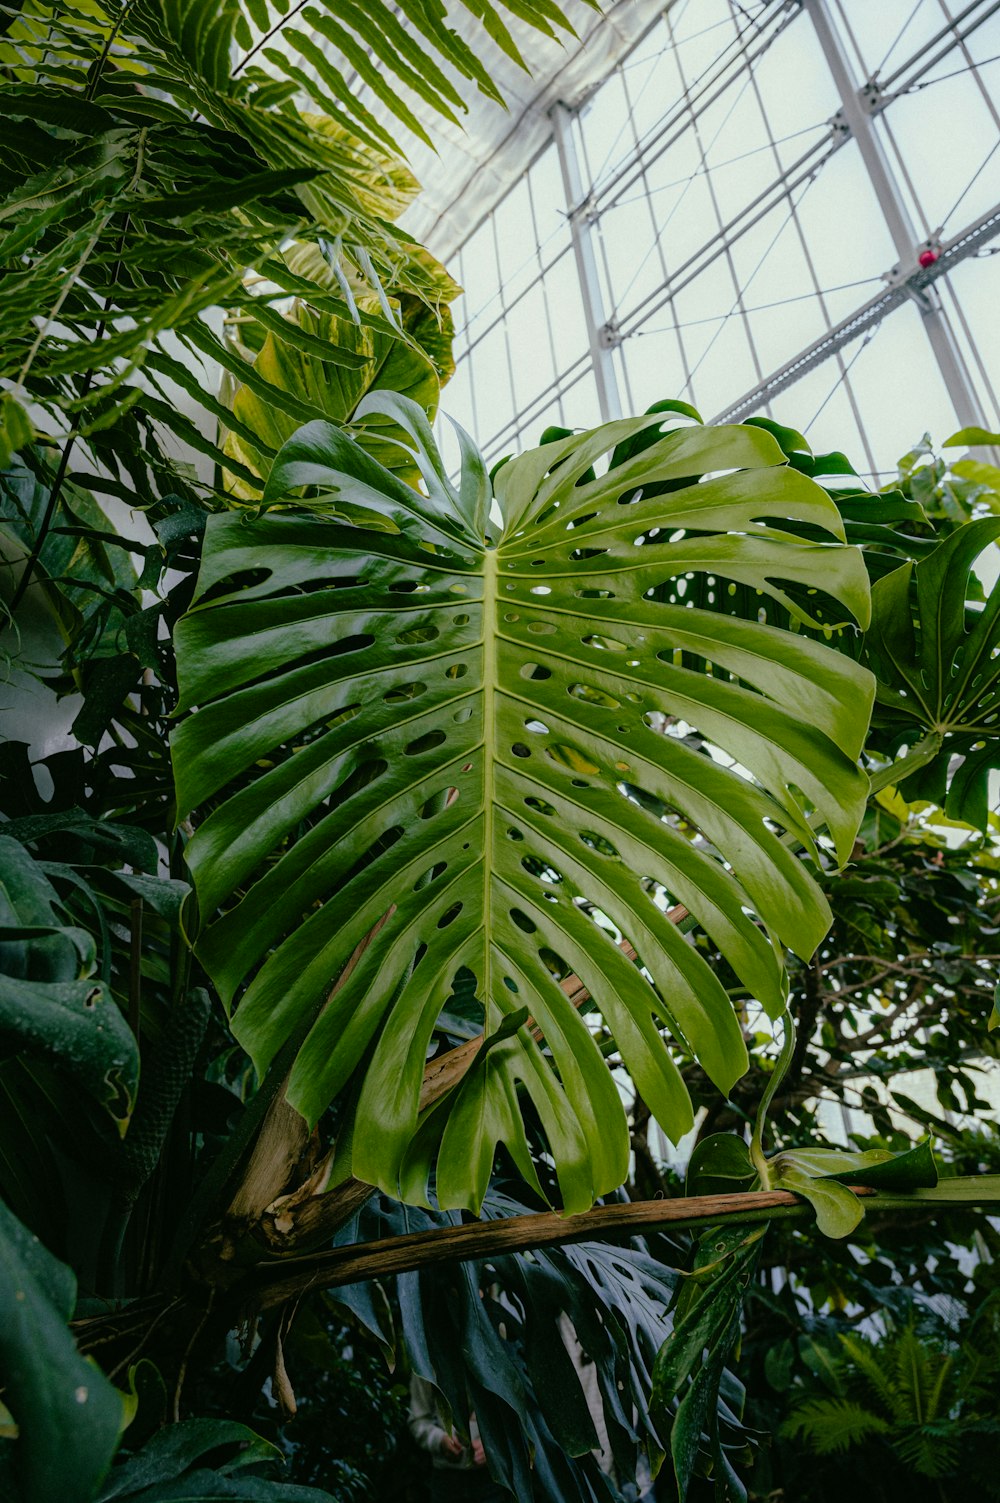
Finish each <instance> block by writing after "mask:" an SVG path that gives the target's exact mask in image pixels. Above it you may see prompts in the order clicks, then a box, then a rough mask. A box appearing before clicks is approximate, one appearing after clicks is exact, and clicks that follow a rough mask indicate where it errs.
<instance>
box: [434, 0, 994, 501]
mask: <svg viewBox="0 0 1000 1503" xmlns="http://www.w3.org/2000/svg"><path fill="white" fill-rule="evenodd" d="M568 14H569V15H570V16H571V18H572V20H573V22H574V24H575V26H576V30H577V33H578V41H577V42H572V41H571V42H570V43H569V44H567V45H565V46H564V45H560V44H557V43H555V42H553V43H551V44H549V43H546V42H545V41H544V40H543V41H542V42H541V43H540V42H539V40H538V39H537V38H533V39H531V40H530V41H529V42H526V44H525V50H526V55H527V56H528V57H529V59H530V61H531V64H532V75H531V77H530V78H528V77H526V76H525V75H524V74H523V73H522V72H520V70H518V69H517V68H516V67H515V66H514V65H513V64H510V65H509V71H508V73H507V76H506V77H505V78H504V79H503V87H504V90H505V92H506V94H507V97H508V100H509V102H510V108H509V110H508V111H506V112H505V111H503V110H501V109H500V108H499V107H497V106H496V105H494V104H492V103H490V102H488V101H482V102H481V103H480V104H479V105H474V106H473V109H472V112H471V116H470V117H469V118H468V119H467V121H466V122H465V128H464V129H459V128H453V127H445V129H444V130H442V129H441V128H440V125H432V124H431V123H430V121H425V124H426V125H427V127H428V130H429V132H430V133H431V134H432V137H433V140H434V145H435V148H436V152H435V151H431V150H429V149H428V148H427V147H425V146H423V145H421V144H420V143H416V142H414V143H413V150H412V151H411V152H410V159H411V161H412V162H413V165H414V168H415V170H416V172H417V174H418V176H419V177H420V178H421V180H422V182H423V183H424V185H425V189H424V192H423V194H422V196H421V198H420V200H419V201H418V203H417V205H416V206H415V207H414V209H413V210H412V211H411V213H410V216H409V219H408V220H407V221H405V223H406V224H407V225H408V227H409V228H411V229H412V230H413V232H414V233H415V234H416V235H417V236H418V238H423V239H424V240H425V241H426V243H428V244H429V246H430V248H431V249H432V250H433V251H435V253H436V254H438V255H440V256H441V257H442V258H443V259H445V260H446V261H447V263H448V264H449V266H450V268H451V270H452V271H453V273H454V275H455V276H456V277H457V279H458V280H459V282H460V283H461V284H462V286H463V287H464V289H465V295H464V297H463V298H462V299H461V300H460V301H459V303H458V304H457V305H456V313H457V318H458V335H459V337H458V343H457V347H456V352H457V355H458V369H457V373H456V375H455V377H454V379H453V380H452V382H451V384H450V386H449V387H448V388H447V390H446V392H445V398H444V408H445V411H446V412H448V413H449V414H450V415H451V416H452V417H454V418H455V419H456V420H457V421H458V422H459V423H460V424H461V425H462V426H463V427H466V428H468V429H469V430H470V431H471V432H472V433H473V434H475V435H476V437H477V439H478V441H479V442H480V443H481V444H482V445H483V447H484V450H485V452H486V454H487V457H488V458H490V459H492V460H496V459H497V458H499V457H501V456H502V455H504V454H506V453H510V452H513V451H515V450H516V449H518V448H519V447H522V446H524V445H525V444H530V443H533V442H536V441H537V439H538V437H539V435H540V433H541V432H542V431H543V429H544V428H545V427H546V426H547V425H548V424H552V423H558V424H563V425H566V426H570V427H579V426H585V425H588V424H591V423H596V422H598V421H600V420H602V419H608V418H611V417H614V416H617V415H618V414H620V413H623V412H624V413H627V412H635V411H642V410H644V409H645V408H646V407H648V406H649V405H650V404H651V403H652V402H654V401H657V400H660V399H663V398H675V399H676V398H680V399H682V400H685V401H688V402H691V403H692V404H693V405H694V406H696V407H697V408H698V409H699V411H700V412H701V413H702V415H703V416H704V417H705V418H706V419H713V418H724V419H729V420H739V419H741V418H744V417H747V416H750V415H751V414H755V413H756V414H761V415H767V416H770V417H773V418H775V419H777V420H779V421H783V422H786V423H788V424H789V425H792V426H794V427H796V428H798V429H800V430H802V431H804V432H805V433H806V435H807V436H808V438H809V440H810V442H811V444H812V445H813V447H814V449H816V450H824V449H833V448H835V449H841V450H844V451H846V452H847V453H848V454H849V456H850V457H851V459H852V461H853V463H854V464H855V466H856V468H857V470H858V471H859V472H862V473H866V474H867V475H869V476H870V477H871V478H872V479H873V480H875V481H876V482H877V481H878V480H879V478H880V476H884V475H886V474H887V473H891V472H893V471H894V467H895V461H896V459H897V458H898V456H899V455H901V454H902V453H904V452H905V451H906V450H907V449H908V448H909V447H910V446H911V445H912V443H913V442H914V441H915V440H919V438H920V436H921V435H920V434H918V433H914V432H913V431H912V423H913V418H912V416H911V414H912V413H913V412H915V411H916V412H919V413H920V414H921V420H922V421H925V422H926V423H927V424H928V426H929V427H931V428H932V430H933V436H934V437H935V438H936V439H937V440H938V441H940V440H942V439H944V438H946V437H947V436H948V435H949V434H950V433H951V432H952V431H953V430H954V429H956V428H958V427H965V426H969V425H972V424H980V425H983V426H986V427H988V428H994V429H995V428H996V426H997V424H998V421H1000V409H998V405H997V390H998V388H1000V350H998V347H997V341H996V338H995V329H996V308H997V292H998V286H997V278H998V271H1000V266H998V263H996V262H995V261H994V260H993V259H992V258H993V256H994V255H995V253H996V251H997V250H998V249H1000V245H998V244H997V238H998V235H1000V3H997V0H972V3H968V4H960V3H958V0H879V3H878V4H873V3H872V0H674V3H672V4H670V5H668V6H667V7H666V8H664V7H663V6H662V5H647V4H645V3H644V0H619V3H618V4H617V5H611V6H609V7H607V8H606V11H605V13H604V14H603V15H601V14H598V13H596V12H595V11H593V10H591V9H589V8H588V7H586V6H585V5H583V4H582V3H579V4H576V5H574V6H573V7H572V8H571V9H570V10H569V11H568ZM469 24H472V25H474V24H476V23H469ZM862 414H863V416H862ZM443 438H444V441H445V442H447V439H446V437H445V436H443Z"/></svg>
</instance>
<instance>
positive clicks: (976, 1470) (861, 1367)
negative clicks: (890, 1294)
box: [784, 1301, 1000, 1500]
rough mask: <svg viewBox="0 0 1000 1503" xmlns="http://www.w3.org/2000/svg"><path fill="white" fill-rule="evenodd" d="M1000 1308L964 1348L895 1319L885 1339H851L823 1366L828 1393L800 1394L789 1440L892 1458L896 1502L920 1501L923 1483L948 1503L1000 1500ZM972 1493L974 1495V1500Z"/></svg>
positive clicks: (986, 1312)
mask: <svg viewBox="0 0 1000 1503" xmlns="http://www.w3.org/2000/svg"><path fill="white" fill-rule="evenodd" d="M995 1314H996V1302H995V1301H993V1302H992V1303H991V1304H988V1305H986V1306H984V1308H983V1310H982V1311H981V1312H980V1314H979V1316H978V1318H977V1320H976V1321H975V1322H973V1323H972V1325H971V1327H970V1329H969V1332H968V1335H967V1336H966V1338H965V1340H964V1341H963V1342H962V1343H961V1344H956V1343H954V1342H950V1343H948V1342H945V1341H942V1339H941V1337H940V1336H937V1337H936V1338H935V1336H934V1335H933V1334H930V1333H928V1332H926V1331H925V1332H921V1331H919V1330H918V1329H917V1327H916V1325H915V1324H914V1323H913V1322H912V1321H911V1322H910V1323H908V1324H905V1325H902V1326H900V1327H895V1326H893V1324H892V1323H891V1322H890V1323H889V1324H888V1327H887V1330H886V1333H885V1335H884V1336H883V1337H882V1338H881V1339H872V1338H870V1337H864V1336H856V1335H843V1336H841V1337H840V1339H839V1343H838V1346H837V1347H835V1348H834V1349H833V1350H832V1351H831V1353H830V1360H829V1362H828V1364H827V1366H826V1367H825V1369H824V1377H825V1381H826V1386H827V1390H828V1391H827V1393H826V1394H825V1395H824V1396H822V1397H804V1396H796V1397H797V1402H796V1403H795V1407H794V1408H793V1409H792V1412H791V1414H790V1416H789V1418H788V1420H787V1421H786V1423H785V1427H784V1433H785V1434H786V1435H787V1437H788V1438H789V1439H792V1440H795V1441H798V1442H799V1443H800V1444H801V1445H803V1446H805V1448H806V1449H807V1450H809V1451H810V1452H812V1453H813V1454H814V1455H816V1456H824V1457H829V1456H833V1455H837V1454H842V1453H848V1454H849V1455H851V1457H852V1460H853V1465H854V1466H855V1467H857V1466H858V1465H862V1464H864V1463H863V1458H864V1456H865V1454H866V1453H867V1455H868V1457H869V1458H870V1459H871V1460H875V1458H876V1457H877V1456H878V1454H879V1452H880V1451H883V1452H884V1451H885V1450H888V1451H889V1452H890V1453H891V1455H892V1464H891V1465H890V1467H886V1468H882V1467H879V1472H882V1471H885V1472H887V1473H888V1474H889V1475H890V1476H892V1475H893V1474H895V1475H894V1480H893V1482H892V1484H890V1486H891V1488H892V1492H891V1493H890V1495H891V1496H897V1495H898V1496H903V1489H906V1490H907V1493H906V1495H907V1496H910V1497H912V1496H915V1494H914V1492H913V1491H912V1489H913V1487H914V1484H916V1486H917V1489H918V1492H917V1494H916V1496H919V1495H920V1493H919V1488H920V1483H921V1481H922V1480H923V1479H927V1480H928V1481H932V1482H933V1483H934V1484H936V1485H935V1486H934V1487H933V1488H932V1489H929V1490H928V1492H927V1496H928V1497H934V1498H939V1499H942V1500H944V1499H948V1498H956V1499H957V1498H958V1497H968V1496H970V1495H971V1496H978V1497H982V1498H995V1497H997V1496H998V1495H1000V1483H998V1479H997V1476H996V1467H995V1464H994V1458H995V1455H996V1441H997V1436H998V1435H1000V1408H998V1406H997V1402H996V1367H997V1357H996V1347H995V1339H996V1318H995ZM970 1490H971V1493H970Z"/></svg>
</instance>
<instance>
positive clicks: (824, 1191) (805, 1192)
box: [772, 1154, 865, 1237]
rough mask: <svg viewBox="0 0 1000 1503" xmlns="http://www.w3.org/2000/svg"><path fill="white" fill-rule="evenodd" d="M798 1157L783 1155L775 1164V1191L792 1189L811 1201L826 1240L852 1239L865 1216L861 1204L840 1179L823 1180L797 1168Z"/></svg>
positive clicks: (796, 1193) (773, 1183)
mask: <svg viewBox="0 0 1000 1503" xmlns="http://www.w3.org/2000/svg"><path fill="white" fill-rule="evenodd" d="M794 1158H795V1156H794V1154H782V1155H780V1159H781V1160H782V1162H781V1163H780V1164H779V1163H778V1161H777V1160H776V1161H775V1165H776V1167H775V1171H774V1176H773V1179H772V1186H773V1188H774V1189H776V1190H791V1191H792V1193H793V1194H795V1195H801V1196H802V1198H803V1200H808V1202H809V1204H810V1205H811V1206H812V1208H813V1210H814V1211H815V1212H816V1225H817V1226H818V1227H819V1229H820V1231H821V1232H822V1233H823V1235H824V1236H825V1237H847V1236H849V1235H850V1233H851V1232H853V1231H854V1229H855V1227H856V1226H857V1225H858V1224H859V1222H860V1221H861V1219H862V1217H863V1216H864V1214H865V1208H864V1206H863V1205H862V1203H861V1201H860V1200H859V1199H858V1197H857V1196H856V1195H852V1193H851V1191H850V1190H849V1189H848V1188H847V1186H846V1185H842V1184H839V1183H838V1182H837V1180H834V1179H820V1178H818V1177H816V1176H815V1175H812V1174H809V1173H808V1172H807V1171H806V1170H805V1169H800V1168H798V1167H796V1165H795V1162H794Z"/></svg>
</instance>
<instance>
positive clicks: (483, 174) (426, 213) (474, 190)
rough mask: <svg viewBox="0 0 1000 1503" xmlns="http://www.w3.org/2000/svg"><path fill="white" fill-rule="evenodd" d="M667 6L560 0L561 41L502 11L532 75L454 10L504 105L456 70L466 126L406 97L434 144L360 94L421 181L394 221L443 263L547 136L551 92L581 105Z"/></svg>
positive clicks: (662, 2) (660, 1) (629, 0)
mask: <svg viewBox="0 0 1000 1503" xmlns="http://www.w3.org/2000/svg"><path fill="white" fill-rule="evenodd" d="M666 8H667V3H666V0H616V3H610V4H607V5H606V7H605V9H604V10H603V12H598V11H596V10H593V9H592V8H591V7H590V6H588V5H586V4H584V0H564V3H563V12H564V14H565V15H566V17H567V19H568V20H569V21H570V22H571V24H572V26H573V27H574V29H575V31H576V36H575V37H574V36H573V35H572V34H571V33H570V32H563V33H562V40H561V41H553V40H550V39H549V38H547V37H545V36H543V35H542V34H541V33H539V32H536V31H533V30H532V29H531V28H530V27H529V26H527V25H525V24H524V23H523V22H519V21H515V20H512V19H510V18H509V17H508V18H507V20H508V26H509V29H510V32H511V35H512V36H513V37H514V40H515V41H516V43H517V45H518V47H519V49H520V51H521V54H522V56H523V57H524V59H525V62H526V63H527V64H528V66H529V67H530V69H531V72H530V74H529V73H525V72H524V71H523V70H522V69H521V68H519V67H518V66H517V65H516V64H515V63H513V62H512V61H511V60H510V59H509V58H508V57H506V56H505V55H504V54H503V53H502V52H500V50H499V48H497V47H496V45H495V44H494V43H493V42H492V41H490V40H489V39H488V38H487V37H486V36H485V32H484V28H483V24H482V22H481V21H478V20H476V18H475V17H474V16H472V15H471V14H470V13H469V12H468V11H465V10H462V11H460V12H454V11H453V13H452V17H451V20H452V24H453V27H454V29H455V30H456V31H457V32H459V33H460V34H461V35H462V36H464V37H465V38H466V40H467V41H469V42H470V43H471V44H472V45H473V46H474V47H475V49H476V50H477V52H478V53H479V55H480V56H481V57H482V59H483V61H484V62H485V64H486V66H487V67H488V68H489V70H490V73H491V75H492V77H493V79H494V81H495V83H496V85H497V87H498V89H499V91H500V93H501V94H502V95H503V97H504V98H505V99H506V101H507V105H508V107H507V109H502V108H501V107H500V106H499V105H498V104H496V103H495V102H494V101H492V100H490V99H487V98H486V97H485V96H483V95H481V94H478V92H475V93H473V94H470V84H469V81H468V80H467V79H461V80H460V79H458V78H457V77H456V76H455V75H454V74H452V77H453V78H454V79H455V82H456V86H457V87H459V89H460V91H461V92H462V94H463V97H465V98H467V99H468V103H469V111H468V114H467V115H466V116H465V117H464V128H463V127H462V126H455V125H452V124H451V122H450V121H447V120H445V119H443V118H442V116H440V115H438V114H437V113H436V112H435V111H434V110H432V109H430V108H429V107H428V106H426V105H425V104H423V103H422V101H420V100H419V99H415V98H413V97H412V96H410V97H408V98H407V103H408V105H409V106H410V108H411V109H412V110H413V112H414V114H415V115H416V116H417V117H418V119H419V120H420V122H421V124H422V125H423V126H424V128H425V129H426V131H427V134H428V135H429V136H430V137H431V140H432V141H433V142H434V145H435V147H436V152H435V151H433V150H431V149H429V148H428V147H427V146H426V145H425V143H423V142H422V141H420V140H419V139H417V138H416V137H414V136H410V135H408V134H407V133H406V132H405V131H403V130H402V128H401V127H400V125H399V123H398V122H396V121H391V120H389V118H388V114H387V111H386V110H385V108H384V106H382V105H380V104H379V103H378V101H376V100H373V99H372V98H371V97H370V96H367V97H365V96H363V97H365V102H366V104H368V106H369V108H370V109H371V110H372V111H373V113H374V114H375V115H376V116H377V117H378V118H379V119H381V120H383V121H384V122H385V123H386V125H387V126H388V128H389V129H390V130H391V131H392V133H393V134H394V136H395V138H396V140H397V141H399V142H400V144H401V145H402V146H403V147H404V148H405V150H406V152H407V157H408V160H409V163H410V166H411V167H412V169H413V171H414V172H415V174H416V176H417V177H418V178H419V180H420V182H421V184H422V187H423V191H422V193H421V195H420V197H419V199H418V200H417V201H416V202H415V203H414V204H413V205H412V207H411V208H410V209H409V210H408V211H407V213H406V214H405V216H404V217H403V219H402V221H401V223H402V226H403V227H404V228H405V229H406V230H407V231H408V232H409V233H410V234H412V235H413V236H414V237H415V238H416V239H417V240H419V241H421V242H422V243H423V244H424V245H426V246H427V247H428V249H429V250H431V251H432V252H433V253H434V255H436V256H438V257H439V258H440V259H441V260H442V261H444V262H445V263H446V264H447V261H448V259H449V257H450V256H452V255H453V254H454V252H455V251H456V250H457V248H458V247H459V246H460V245H461V244H462V242H463V240H465V239H466V238H467V237H468V235H469V234H470V233H471V232H472V231H473V230H474V229H475V228H476V226H477V225H478V224H479V222H480V221H481V220H482V219H483V218H484V217H485V215H486V214H488V213H489V211H490V210H491V209H492V208H493V207H494V206H495V205H496V204H497V202H498V201H499V200H500V199H501V198H502V197H503V195H504V194H505V193H506V192H507V190H508V189H509V188H510V187H511V186H512V184H513V183H514V181H515V180H516V178H517V177H518V175H519V174H520V173H521V172H523V171H524V169H525V167H527V166H528V164H529V163H530V162H531V161H532V159H533V158H534V157H535V156H536V155H537V153H538V152H539V151H540V150H541V148H542V147H543V146H544V145H545V143H546V142H547V141H548V139H549V137H550V135H551V126H550V124H549V120H548V114H547V112H548V110H549V109H551V107H552V105H553V104H555V103H557V102H558V101H562V102H563V103H564V104H568V105H570V106H576V105H579V104H580V103H581V102H582V101H583V100H584V99H585V98H586V96H587V95H588V94H589V93H590V92H591V90H592V89H593V88H595V87H596V85H597V84H598V83H600V82H601V80H602V79H603V78H604V77H605V75H606V74H607V73H608V72H609V70H610V69H611V68H613V67H614V65H615V63H616V62H617V61H618V60H619V58H621V57H622V56H623V55H624V54H625V53H626V52H627V51H628V50H629V48H631V47H632V46H634V45H635V43H636V42H637V41H638V40H639V39H640V38H641V37H642V36H643V35H644V33H645V32H646V31H648V30H649V28H650V27H651V26H652V25H653V23H654V22H655V21H656V19H657V17H658V16H659V15H662V14H663V12H664V11H665V10H666ZM446 71H447V70H446Z"/></svg>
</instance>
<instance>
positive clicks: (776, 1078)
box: [750, 1012, 795, 1190]
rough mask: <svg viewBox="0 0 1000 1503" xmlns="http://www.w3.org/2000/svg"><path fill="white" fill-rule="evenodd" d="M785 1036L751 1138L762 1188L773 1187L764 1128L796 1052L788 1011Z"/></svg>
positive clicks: (751, 1155) (792, 1025) (751, 1157)
mask: <svg viewBox="0 0 1000 1503" xmlns="http://www.w3.org/2000/svg"><path fill="white" fill-rule="evenodd" d="M782 1024H783V1026H784V1030H785V1033H784V1037H783V1039H782V1041H781V1053H780V1054H779V1055H778V1058H777V1060H776V1061H775V1065H774V1069H773V1071H772V1072H771V1078H770V1080H769V1081H768V1083H767V1089H766V1091H765V1092H764V1094H763V1096H762V1097H761V1101H760V1106H759V1107H758V1108H757V1120H756V1122H755V1123H754V1129H753V1137H752V1138H751V1139H750V1162H751V1163H752V1164H753V1166H754V1168H755V1169H756V1171H757V1177H758V1179H759V1180H760V1187H761V1189H762V1190H769V1189H770V1188H771V1171H770V1168H769V1166H768V1162H767V1158H766V1156H765V1153H764V1128H765V1126H766V1124H767V1113H768V1110H769V1108H770V1105H771V1102H772V1101H773V1100H774V1098H775V1096H776V1095H777V1091H778V1087H779V1086H780V1085H781V1082H782V1081H783V1080H784V1078H785V1076H786V1075H787V1073H788V1066H789V1065H790V1064H791V1062H792V1055H793V1054H794V1053H795V1024H794V1023H793V1022H792V1015H791V1013H790V1012H786V1013H785V1015H784V1017H783V1018H782Z"/></svg>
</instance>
